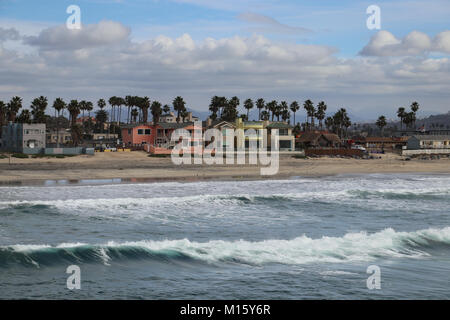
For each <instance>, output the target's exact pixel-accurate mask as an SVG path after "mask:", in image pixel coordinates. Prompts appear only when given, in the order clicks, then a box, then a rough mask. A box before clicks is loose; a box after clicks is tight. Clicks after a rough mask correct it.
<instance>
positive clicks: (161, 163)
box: [0, 152, 450, 183]
mask: <svg viewBox="0 0 450 320" xmlns="http://www.w3.org/2000/svg"><path fill="white" fill-rule="evenodd" d="M377 157H378V156H377ZM380 157H381V159H371V160H362V159H341V158H328V157H324V158H314V159H296V158H293V157H292V156H289V155H282V156H280V169H279V172H278V174H276V175H274V176H265V177H264V176H261V174H260V167H259V166H257V165H239V166H238V165H214V166H209V165H181V166H177V165H174V164H173V163H172V161H171V159H170V158H153V157H148V155H147V154H146V153H144V152H132V153H98V154H96V155H95V156H77V157H68V158H64V159H56V158H40V159H32V158H29V159H17V158H11V159H8V158H7V159H0V182H1V183H9V182H15V181H42V180H81V179H116V178H117V179H154V180H155V181H163V180H186V181H189V180H197V179H261V178H266V179H274V178H287V177H292V176H306V177H311V176H325V175H338V174H364V173H446V174H448V173H450V159H449V158H444V159H439V160H419V159H413V160H411V161H404V160H403V157H401V156H399V155H395V154H385V155H380Z"/></svg>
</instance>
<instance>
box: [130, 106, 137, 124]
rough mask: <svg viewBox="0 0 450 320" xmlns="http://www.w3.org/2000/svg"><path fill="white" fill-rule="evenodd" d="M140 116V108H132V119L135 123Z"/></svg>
mask: <svg viewBox="0 0 450 320" xmlns="http://www.w3.org/2000/svg"><path fill="white" fill-rule="evenodd" d="M138 116H139V111H138V109H136V108H134V109H133V110H131V119H132V121H133V123H136V122H137V117H138Z"/></svg>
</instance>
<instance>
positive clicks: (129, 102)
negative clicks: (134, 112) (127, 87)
mask: <svg viewBox="0 0 450 320" xmlns="http://www.w3.org/2000/svg"><path fill="white" fill-rule="evenodd" d="M136 103H137V101H136V97H132V96H126V97H125V105H126V106H127V107H128V112H127V123H130V112H131V109H132V108H133V107H134V106H136Z"/></svg>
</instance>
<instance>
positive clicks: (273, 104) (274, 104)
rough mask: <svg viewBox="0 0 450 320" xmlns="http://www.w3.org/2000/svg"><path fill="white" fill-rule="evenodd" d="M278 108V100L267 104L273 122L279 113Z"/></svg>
mask: <svg viewBox="0 0 450 320" xmlns="http://www.w3.org/2000/svg"><path fill="white" fill-rule="evenodd" d="M277 107H278V102H277V101H276V100H272V101H270V102H269V103H268V104H267V110H269V111H270V113H271V114H272V121H273V117H274V116H275V114H276V112H277Z"/></svg>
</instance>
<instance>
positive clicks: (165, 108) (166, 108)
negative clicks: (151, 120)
mask: <svg viewBox="0 0 450 320" xmlns="http://www.w3.org/2000/svg"><path fill="white" fill-rule="evenodd" d="M162 110H163V112H164V114H168V113H169V112H170V107H169V105H168V104H165V105H164V107H163V108H162Z"/></svg>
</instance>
